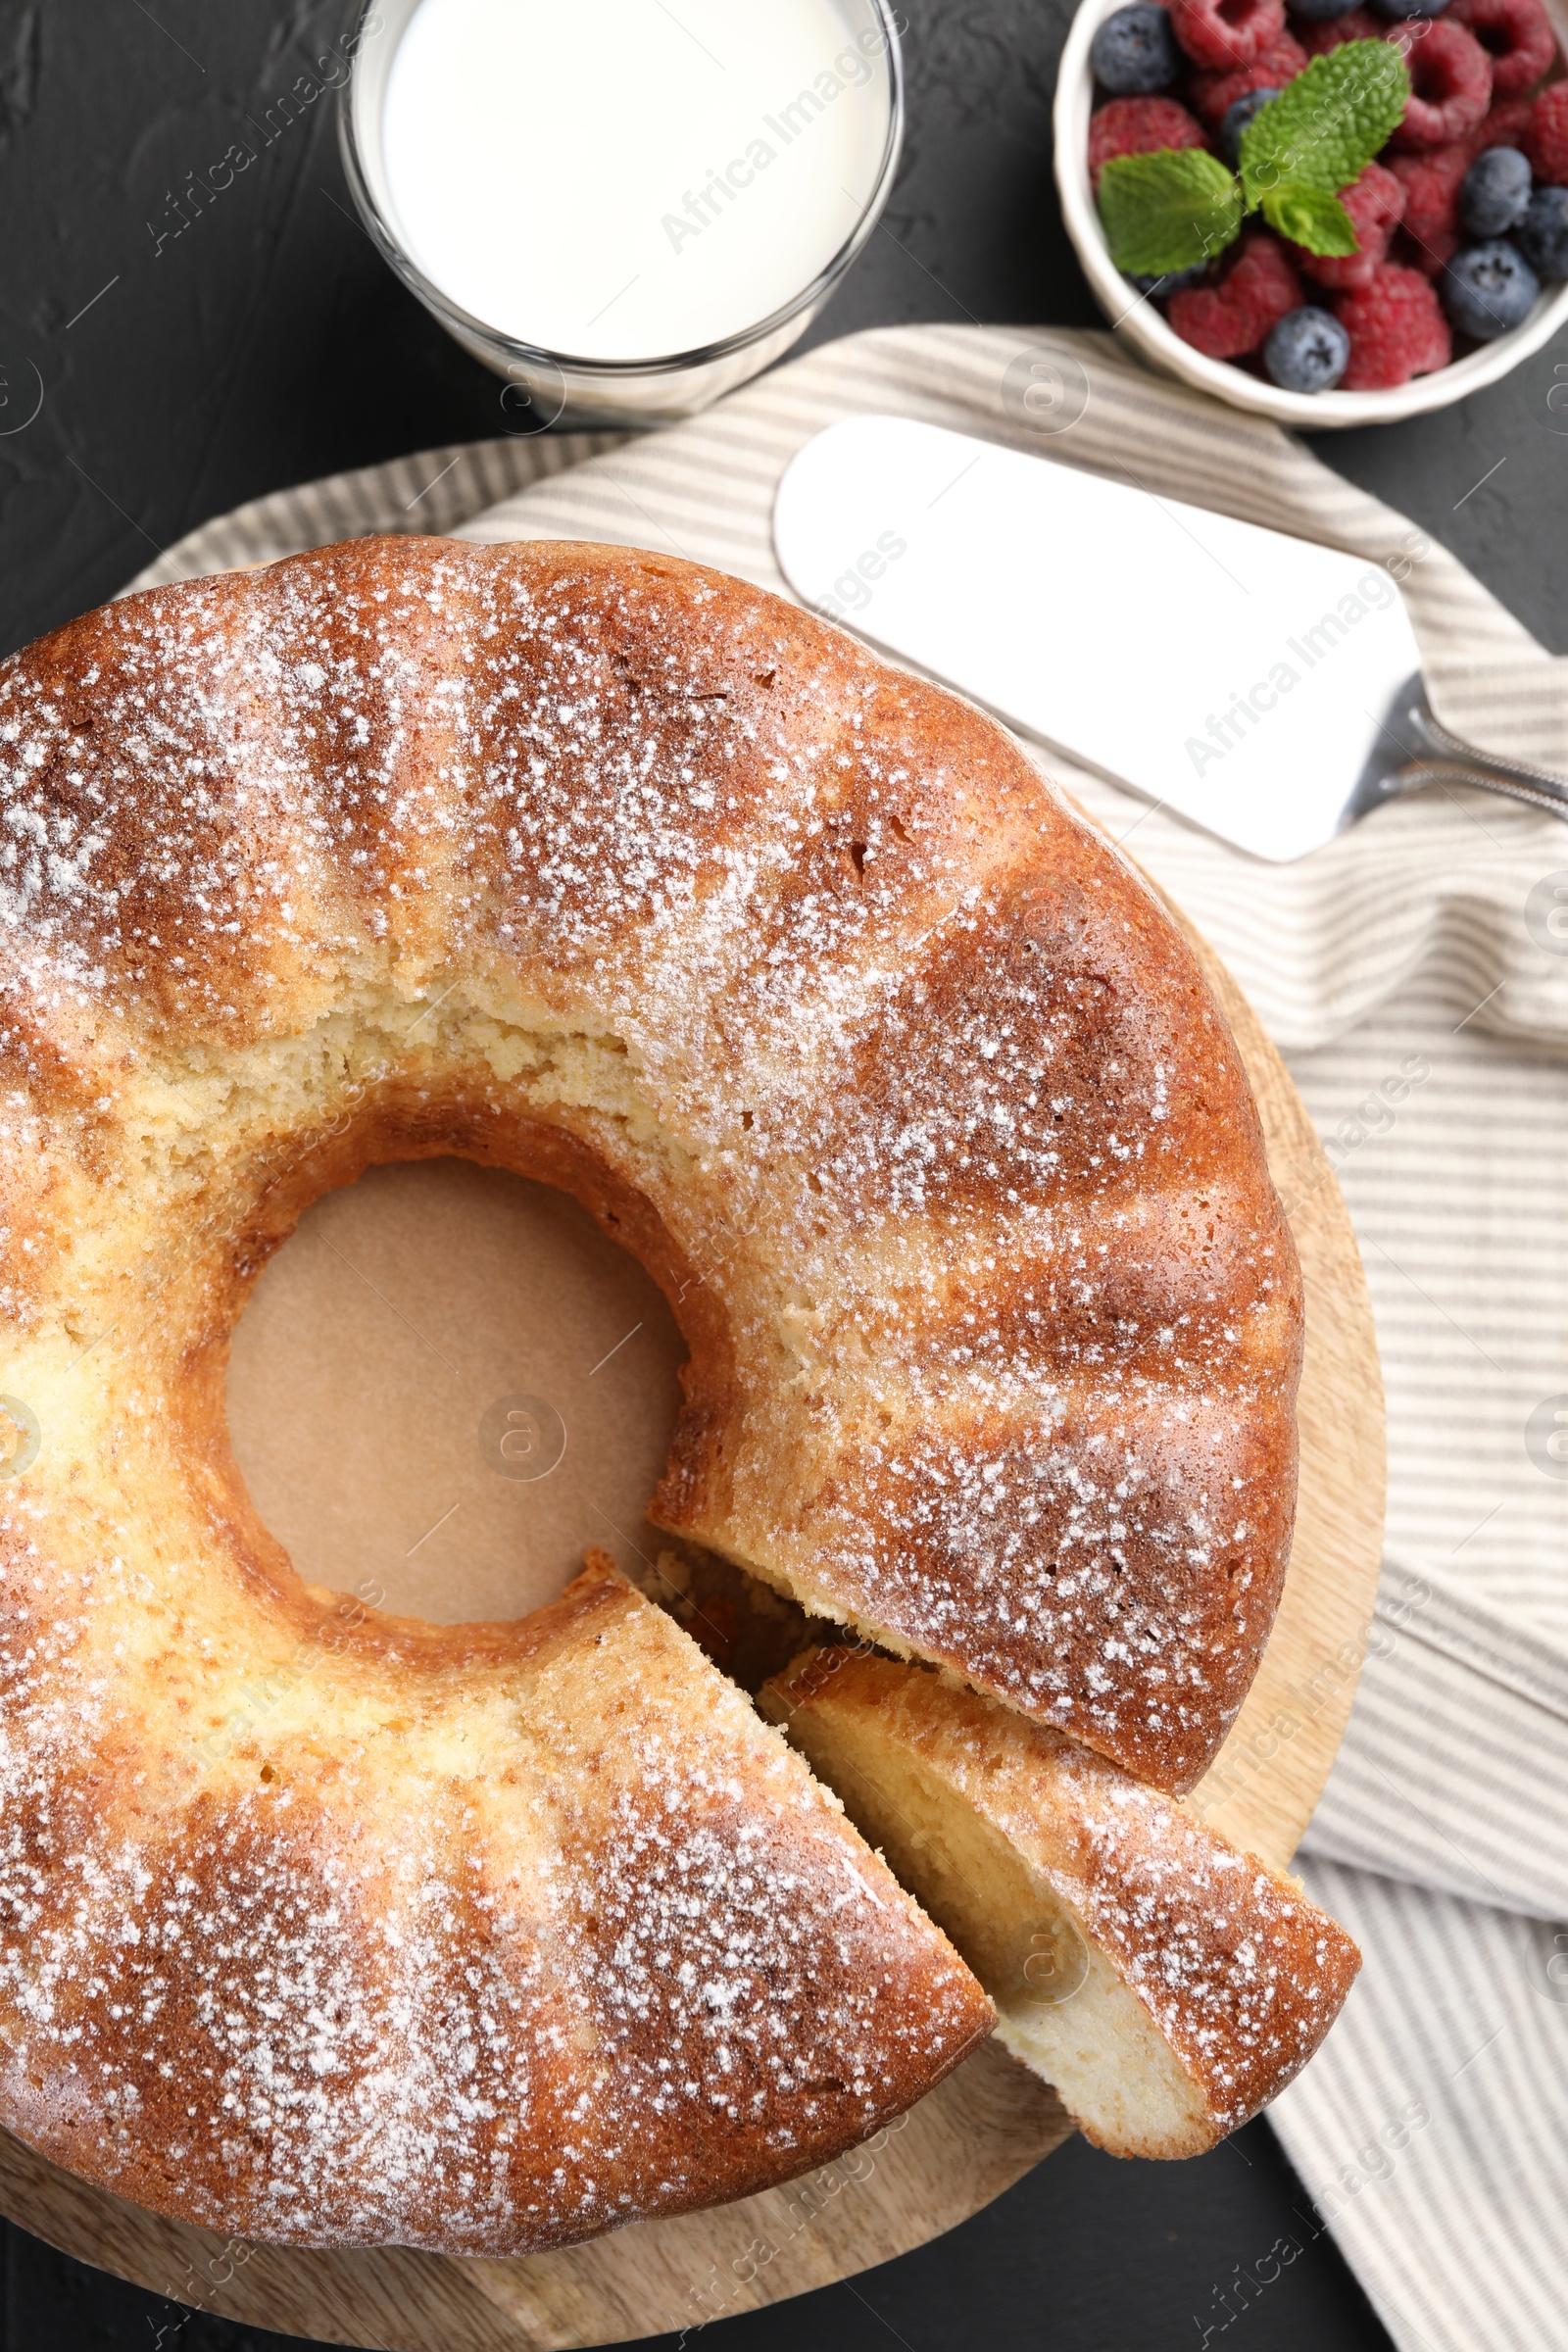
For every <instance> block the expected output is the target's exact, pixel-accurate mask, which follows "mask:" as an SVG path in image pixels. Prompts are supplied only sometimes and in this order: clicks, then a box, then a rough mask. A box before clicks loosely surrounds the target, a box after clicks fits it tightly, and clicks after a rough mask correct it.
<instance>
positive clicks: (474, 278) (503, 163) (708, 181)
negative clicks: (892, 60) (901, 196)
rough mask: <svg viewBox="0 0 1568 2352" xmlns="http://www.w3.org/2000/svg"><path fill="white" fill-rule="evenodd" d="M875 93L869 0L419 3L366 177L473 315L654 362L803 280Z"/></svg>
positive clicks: (840, 199)
mask: <svg viewBox="0 0 1568 2352" xmlns="http://www.w3.org/2000/svg"><path fill="white" fill-rule="evenodd" d="M891 110H892V92H891V69H890V64H889V60H888V58H887V56H886V54H885V51H884V47H883V43H882V38H881V35H880V33H879V32H878V31H877V29H876V25H875V20H874V18H873V15H872V12H871V10H870V8H869V7H867V6H866V5H865V4H864V0H671V5H670V6H669V7H667V8H666V7H665V6H664V5H663V0H420V5H419V6H418V8H417V10H416V11H415V14H414V16H413V18H412V19H411V21H410V23H409V25H408V29H407V31H406V32H405V33H404V35H403V38H402V40H401V42H400V43H399V45H398V49H397V53H396V55H395V57H394V59H393V62H392V66H391V69H390V73H389V74H388V77H387V85H386V96H385V102H384V107H383V112H382V120H381V136H382V164H383V170H384V172H385V176H386V186H385V188H384V190H382V191H381V194H382V196H383V200H384V201H385V203H386V204H387V207H388V210H389V212H390V214H391V218H392V222H393V224H394V225H395V227H396V229H397V232H398V234H399V235H400V237H401V239H402V241H403V243H404V245H405V248H406V250H407V251H408V253H409V254H410V256H411V257H412V258H413V260H414V261H415V262H416V263H417V265H418V267H419V268H420V269H421V270H423V271H424V273H425V275H426V276H427V277H429V278H432V279H433V280H434V281H435V283H436V284H437V285H438V286H439V287H440V288H441V290H442V292H443V293H445V294H446V295H447V296H448V297H449V298H450V299H451V300H452V301H454V302H456V303H458V304H460V305H461V306H462V308H463V309H464V310H466V311H468V312H470V313H471V314H472V315H473V317H475V318H476V319H481V320H483V321H484V323H485V324H486V325H488V326H492V327H497V328H500V329H501V330H502V332H503V333H506V334H510V335H514V336H516V337H517V338H518V339H519V340H521V341H523V342H527V343H532V344H534V345H536V346H539V347H541V348H543V349H544V350H546V351H553V352H560V353H564V354H569V355H571V356H572V357H574V358H578V359H595V360H648V359H659V358H663V357H666V356H669V355H672V354H674V353H677V352H689V351H694V350H697V349H699V348H701V347H702V346H704V345H707V344H711V343H716V342H720V341H722V340H723V339H724V338H725V337H726V336H729V335H734V334H738V333H741V332H743V331H744V330H745V329H746V328H748V327H751V326H755V325H756V324H758V323H759V321H760V320H761V319H766V318H767V317H768V316H769V315H770V314H771V313H772V312H774V311H776V310H779V309H781V308H782V307H783V306H784V305H785V304H787V303H789V302H791V301H792V300H793V299H794V298H795V297H796V296H797V295H799V294H802V293H804V291H805V290H806V288H807V287H808V286H809V284H810V283H811V282H812V280H813V279H814V278H815V277H816V275H817V274H818V272H819V271H820V270H823V269H824V268H825V267H826V266H827V264H828V263H829V262H830V261H831V260H832V258H833V256H834V255H835V254H836V253H837V252H838V250H839V248H840V247H841V246H842V245H843V244H844V243H845V242H846V241H847V239H848V238H849V237H850V236H851V235H853V233H854V231H855V228H856V226H857V224H858V221H859V219H860V217H861V215H862V213H863V212H864V209H865V206H866V204H867V202H868V201H869V199H870V197H871V194H872V192H873V190H874V188H875V186H876V182H877V177H878V173H879V171H880V169H881V165H882V161H883V157H884V154H885V151H886V147H887V140H888V132H889V125H890V118H891Z"/></svg>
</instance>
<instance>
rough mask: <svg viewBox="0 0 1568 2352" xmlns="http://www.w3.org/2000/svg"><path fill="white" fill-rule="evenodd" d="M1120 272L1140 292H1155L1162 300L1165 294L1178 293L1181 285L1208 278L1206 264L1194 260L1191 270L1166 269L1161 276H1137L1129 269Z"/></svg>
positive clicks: (1197, 282)
mask: <svg viewBox="0 0 1568 2352" xmlns="http://www.w3.org/2000/svg"><path fill="white" fill-rule="evenodd" d="M1122 274H1123V276H1124V277H1125V278H1126V280H1127V283H1128V284H1129V285H1130V286H1136V287H1137V288H1138V291H1139V293H1140V294H1157V295H1158V297H1159V299H1160V301H1161V302H1163V301H1164V299H1165V297H1166V295H1167V294H1179V293H1180V292H1181V290H1182V288H1183V286H1201V285H1203V284H1204V283H1205V282H1206V281H1207V278H1208V264H1207V263H1206V262H1196V263H1195V264H1194V265H1193V267H1192V269H1191V270H1166V272H1165V274H1164V276H1163V277H1139V276H1138V275H1137V274H1136V273H1135V272H1134V271H1133V270H1124V271H1123V272H1122Z"/></svg>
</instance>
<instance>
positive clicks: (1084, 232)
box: [1054, 0, 1568, 432]
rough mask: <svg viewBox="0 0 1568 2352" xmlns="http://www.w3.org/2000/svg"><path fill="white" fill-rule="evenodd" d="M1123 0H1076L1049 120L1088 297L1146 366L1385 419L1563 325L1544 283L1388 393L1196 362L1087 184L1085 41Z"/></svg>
mask: <svg viewBox="0 0 1568 2352" xmlns="http://www.w3.org/2000/svg"><path fill="white" fill-rule="evenodd" d="M1123 4H1124V0H1082V5H1081V6H1080V8H1079V10H1078V13H1077V15H1076V16H1075V17H1074V19H1073V21H1072V29H1071V30H1070V31H1069V33H1068V35H1067V42H1066V46H1065V48H1064V49H1063V50H1062V53H1061V70H1060V73H1059V74H1058V75H1057V79H1056V104H1055V112H1054V131H1055V140H1056V186H1057V189H1058V191H1059V192H1060V196H1061V209H1062V212H1063V214H1064V216H1065V218H1066V222H1067V234H1068V235H1069V236H1070V237H1071V239H1072V241H1073V244H1074V246H1075V247H1076V249H1077V253H1078V259H1079V261H1080V262H1081V263H1082V264H1083V267H1084V273H1085V275H1086V276H1087V278H1088V280H1089V283H1090V285H1091V286H1092V287H1093V288H1094V291H1095V299H1096V301H1097V302H1098V303H1099V304H1100V307H1101V309H1102V310H1103V312H1104V314H1105V316H1106V318H1107V319H1109V320H1110V322H1111V324H1112V325H1113V326H1114V327H1115V328H1116V330H1117V332H1118V333H1120V334H1123V335H1125V336H1126V337H1127V340H1128V341H1129V342H1130V343H1131V344H1132V345H1133V346H1134V348H1135V349H1136V350H1137V351H1138V352H1140V353H1141V354H1142V356H1143V357H1144V358H1145V359H1146V360H1148V361H1150V362H1151V363H1152V366H1154V367H1155V368H1163V370H1164V371H1165V373H1166V374H1167V375H1175V376H1179V377H1180V378H1181V380H1182V382H1183V383H1184V384H1192V385H1194V386H1195V387H1196V388H1197V389H1198V390H1199V391H1200V392H1212V393H1215V394H1216V395H1217V396H1218V397H1219V399H1221V400H1228V401H1229V402H1230V403H1231V406H1232V407H1233V408H1238V409H1250V410H1252V411H1253V412H1254V413H1255V414H1256V415H1257V416H1260V417H1274V418H1275V419H1276V420H1277V421H1278V422H1279V423H1281V424H1294V425H1304V426H1309V427H1313V428H1315V429H1316V430H1318V431H1320V432H1321V431H1322V430H1323V428H1324V427H1325V426H1332V425H1351V424H1393V423H1396V422H1397V420H1398V419H1399V418H1400V417H1420V416H1424V415H1425V414H1426V412H1427V411H1428V410H1429V409H1446V408H1447V407H1448V406H1449V405H1450V404H1451V403H1452V402H1453V401H1456V400H1463V398H1464V397H1465V394H1466V393H1467V392H1479V391H1480V389H1481V387H1482V385H1483V384H1495V382H1496V381H1497V379H1498V377H1499V376H1503V375H1506V374H1507V373H1508V371H1509V369H1510V368H1517V367H1518V365H1519V363H1520V361H1521V360H1527V359H1528V358H1529V357H1530V355H1531V353H1532V352H1534V351H1539V350H1540V349H1541V346H1542V345H1543V343H1545V342H1547V341H1548V340H1549V339H1550V337H1551V336H1552V335H1554V334H1555V333H1556V331H1557V329H1558V327H1560V326H1562V325H1563V324H1565V323H1568V284H1564V285H1560V286H1548V287H1547V288H1546V289H1545V291H1544V293H1543V294H1542V297H1541V299H1540V301H1539V302H1538V303H1537V304H1536V307H1535V309H1534V310H1533V311H1532V312H1531V314H1530V316H1529V318H1528V319H1525V321H1524V323H1523V324H1522V325H1521V326H1516V327H1514V328H1513V329H1512V330H1511V332H1510V333H1508V334H1506V335H1499V336H1498V337H1497V339H1496V341H1495V343H1483V344H1482V345H1481V347H1480V349H1479V350H1477V351H1472V352H1470V353H1468V354H1467V355H1466V357H1465V358H1464V359H1462V360H1455V361H1454V362H1453V363H1452V365H1451V366H1450V367H1447V368H1439V369H1438V371H1437V373H1436V374H1435V375H1418V376H1415V377H1413V378H1412V380H1411V381H1410V382H1409V383H1407V384H1400V385H1398V386H1397V388H1396V389H1395V390H1394V391H1392V392H1284V391H1281V389H1280V387H1279V386H1278V385H1277V384H1270V383H1267V382H1264V381H1262V380H1260V379H1259V378H1258V377H1257V376H1255V375H1250V374H1249V373H1248V372H1247V370H1246V369H1245V368H1233V367H1232V366H1231V364H1230V362H1229V361H1228V360H1210V359H1205V358H1204V356H1203V354H1202V353H1201V351H1195V350H1194V349H1193V347H1192V345H1191V344H1190V343H1184V342H1183V341H1182V339H1181V337H1180V335H1178V334H1176V333H1175V332H1173V330H1172V329H1171V328H1170V327H1169V326H1167V325H1166V323H1165V320H1164V319H1163V318H1162V316H1161V315H1160V313H1159V312H1158V311H1157V310H1156V309H1155V307H1154V305H1153V304H1152V302H1147V301H1145V300H1144V298H1143V297H1142V296H1141V295H1139V294H1138V293H1137V292H1136V291H1135V290H1134V288H1133V287H1132V286H1130V285H1129V284H1128V282H1127V280H1126V278H1124V277H1123V275H1122V273H1121V271H1120V270H1118V269H1117V268H1116V266H1115V264H1114V263H1113V262H1112V261H1111V258H1110V255H1109V253H1108V251H1107V250H1106V246H1105V236H1104V231H1103V228H1102V227H1101V225H1100V215H1099V213H1098V211H1097V210H1096V207H1095V200H1094V197H1093V196H1092V195H1091V193H1090V188H1089V117H1090V114H1091V112H1092V111H1093V107H1094V90H1095V83H1094V73H1093V71H1092V69H1091V67H1090V63H1089V46H1090V43H1091V42H1092V41H1093V39H1094V37H1095V34H1096V33H1097V32H1098V31H1099V29H1100V27H1101V25H1103V23H1104V21H1105V19H1106V18H1107V17H1108V16H1112V15H1113V14H1114V13H1115V11H1116V10H1117V9H1118V8H1119V7H1121V6H1122V5H1123ZM1547 13H1548V15H1549V16H1550V18H1551V21H1552V27H1553V30H1554V31H1555V32H1556V34H1557V39H1558V42H1559V44H1560V45H1561V46H1562V47H1563V48H1564V49H1565V50H1568V38H1565V32H1568V0H1547Z"/></svg>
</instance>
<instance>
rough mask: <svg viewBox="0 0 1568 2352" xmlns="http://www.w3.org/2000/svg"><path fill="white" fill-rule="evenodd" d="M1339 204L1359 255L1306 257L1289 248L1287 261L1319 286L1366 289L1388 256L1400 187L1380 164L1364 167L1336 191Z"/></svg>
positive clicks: (1401, 202)
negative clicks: (1343, 209) (1344, 212)
mask: <svg viewBox="0 0 1568 2352" xmlns="http://www.w3.org/2000/svg"><path fill="white" fill-rule="evenodd" d="M1340 202H1341V203H1342V204H1343V205H1344V207H1345V209H1346V211H1347V212H1348V214H1349V216H1350V221H1351V225H1352V226H1353V227H1354V230H1355V241H1356V244H1357V246H1358V247H1359V251H1358V252H1356V253H1308V252H1307V251H1306V250H1305V248H1304V247H1303V246H1299V245H1293V246H1291V247H1290V256H1291V259H1292V261H1293V262H1295V264H1296V266H1297V268H1298V269H1299V270H1303V271H1304V272H1305V274H1306V275H1307V276H1308V277H1315V278H1316V279H1317V282H1318V284H1319V285H1320V286H1338V287H1343V286H1365V285H1370V283H1371V281H1372V273H1373V271H1374V270H1376V269H1377V266H1378V264H1379V263H1380V262H1381V261H1382V260H1383V259H1384V257H1385V255H1386V254H1387V253H1388V250H1389V239H1390V238H1391V237H1392V236H1393V234H1394V232H1395V230H1396V228H1397V226H1398V224H1399V222H1400V221H1401V220H1402V219H1403V217H1404V206H1405V193H1404V186H1403V183H1402V181H1400V180H1397V179H1396V177H1395V175H1394V173H1393V172H1386V171H1385V170H1384V169H1383V166H1382V165H1381V164H1368V166H1367V168H1366V170H1365V171H1364V172H1362V174H1361V176H1360V178H1359V179H1355V180H1352V181H1351V182H1350V185H1349V186H1348V188H1342V189H1341V190H1340Z"/></svg>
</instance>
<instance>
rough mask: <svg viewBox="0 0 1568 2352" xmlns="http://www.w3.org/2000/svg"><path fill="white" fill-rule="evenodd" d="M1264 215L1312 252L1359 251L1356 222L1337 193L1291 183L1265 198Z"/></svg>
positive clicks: (1294, 241)
mask: <svg viewBox="0 0 1568 2352" xmlns="http://www.w3.org/2000/svg"><path fill="white" fill-rule="evenodd" d="M1263 218H1264V220H1265V221H1267V222H1268V224H1269V226H1270V228H1272V229H1274V230H1275V231H1276V232H1277V233H1278V234H1279V235H1280V236H1282V237H1289V239H1290V241H1291V243H1292V244H1293V245H1304V246H1305V247H1306V250H1307V252H1308V253H1324V254H1328V253H1335V254H1338V253H1359V252H1360V250H1361V248H1360V246H1359V244H1358V243H1357V241H1356V234H1355V225H1354V222H1353V221H1351V219H1350V216H1349V214H1348V212H1347V211H1346V209H1345V207H1344V205H1343V204H1342V203H1341V202H1340V200H1339V198H1338V197H1337V196H1330V195H1329V194H1328V193H1327V192H1326V190H1324V189H1322V188H1303V187H1299V186H1296V185H1294V184H1291V183H1287V185H1286V186H1284V187H1283V188H1276V189H1275V191H1274V193H1273V195H1272V196H1265V197H1264V199H1263Z"/></svg>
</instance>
